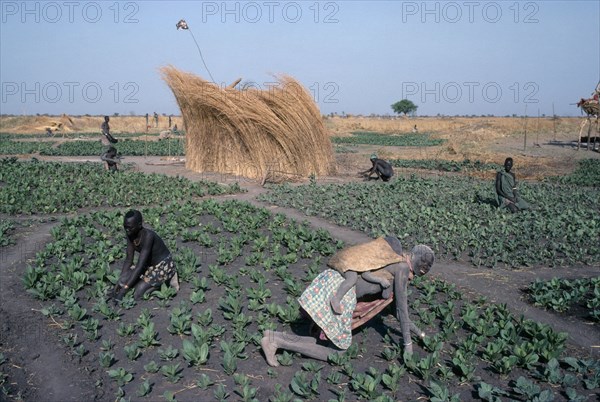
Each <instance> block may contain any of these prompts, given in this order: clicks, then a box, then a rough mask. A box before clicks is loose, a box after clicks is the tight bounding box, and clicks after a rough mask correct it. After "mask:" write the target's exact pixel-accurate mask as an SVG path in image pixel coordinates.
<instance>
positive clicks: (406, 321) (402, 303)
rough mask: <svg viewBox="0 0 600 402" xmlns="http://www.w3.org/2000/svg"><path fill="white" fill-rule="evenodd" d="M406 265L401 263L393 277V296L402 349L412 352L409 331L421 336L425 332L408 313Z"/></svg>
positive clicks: (407, 272) (407, 269) (407, 273)
mask: <svg viewBox="0 0 600 402" xmlns="http://www.w3.org/2000/svg"><path fill="white" fill-rule="evenodd" d="M409 271H410V270H409V268H408V265H405V264H401V269H400V270H398V272H397V274H396V275H395V277H394V296H395V298H396V318H397V319H398V321H400V328H401V331H402V338H403V340H404V350H405V351H406V352H407V353H412V352H413V347H412V338H411V336H410V333H411V331H412V332H413V333H415V334H416V335H418V336H420V337H423V336H424V335H425V334H424V333H423V331H421V330H420V329H419V328H418V327H417V326H416V325H415V324H414V323H413V322H412V321H411V320H410V317H409V315H408V299H407V294H408V275H409Z"/></svg>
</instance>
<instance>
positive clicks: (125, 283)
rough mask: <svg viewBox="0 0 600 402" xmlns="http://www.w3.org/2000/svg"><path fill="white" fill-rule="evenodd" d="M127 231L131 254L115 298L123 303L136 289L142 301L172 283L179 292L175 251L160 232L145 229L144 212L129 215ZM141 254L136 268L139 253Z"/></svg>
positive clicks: (124, 221)
mask: <svg viewBox="0 0 600 402" xmlns="http://www.w3.org/2000/svg"><path fill="white" fill-rule="evenodd" d="M123 228H124V229H125V234H126V237H127V255H126V256H125V262H124V263H123V268H122V269H121V276H120V277H119V282H118V283H117V285H116V287H115V290H114V298H115V299H116V300H121V299H122V298H123V296H125V294H126V293H127V292H128V291H129V289H131V288H134V289H135V293H134V297H135V299H136V300H139V299H141V298H142V296H144V294H145V293H146V292H147V291H148V290H151V289H157V288H160V286H161V285H162V284H163V283H170V285H171V286H172V287H174V288H175V289H177V290H179V280H178V277H177V271H176V270H175V262H174V261H173V258H172V257H171V252H170V251H169V249H168V248H167V246H166V245H165V243H164V242H163V240H162V239H161V238H160V236H159V235H158V234H156V232H154V231H153V230H150V229H147V228H145V227H144V226H143V218H142V213H141V212H140V211H137V210H135V209H132V210H130V211H129V212H127V214H125V217H124V219H123ZM136 251H137V252H138V253H139V256H138V260H137V263H136V264H135V265H133V257H134V254H135V252H136Z"/></svg>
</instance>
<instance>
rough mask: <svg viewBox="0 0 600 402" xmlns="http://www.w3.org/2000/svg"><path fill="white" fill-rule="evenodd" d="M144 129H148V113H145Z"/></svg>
mask: <svg viewBox="0 0 600 402" xmlns="http://www.w3.org/2000/svg"><path fill="white" fill-rule="evenodd" d="M146 130H148V113H146Z"/></svg>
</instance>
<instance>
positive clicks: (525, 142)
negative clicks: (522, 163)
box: [523, 104, 527, 151]
mask: <svg viewBox="0 0 600 402" xmlns="http://www.w3.org/2000/svg"><path fill="white" fill-rule="evenodd" d="M524 131H525V136H524V137H523V151H525V149H526V148H527V104H525V125H524Z"/></svg>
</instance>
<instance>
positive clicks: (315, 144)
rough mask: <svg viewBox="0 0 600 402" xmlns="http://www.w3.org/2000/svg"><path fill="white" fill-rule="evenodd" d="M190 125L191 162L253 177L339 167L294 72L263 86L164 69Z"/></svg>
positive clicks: (295, 174) (290, 175)
mask: <svg viewBox="0 0 600 402" xmlns="http://www.w3.org/2000/svg"><path fill="white" fill-rule="evenodd" d="M161 72H162V75H163V78H164V80H165V81H166V82H167V85H169V87H170V88H171V90H172V91H173V94H174V95H175V98H176V100H177V103H178V104H179V108H180V109H181V113H182V115H183V121H184V125H185V130H186V136H187V144H186V167H187V168H188V169H191V170H194V171H197V172H221V173H228V174H234V175H240V176H244V177H248V178H252V179H258V180H265V179H266V178H269V177H270V176H271V177H277V178H282V177H286V178H293V177H307V176H309V175H311V174H315V175H317V176H322V175H327V174H331V173H333V170H334V165H333V160H334V156H333V151H332V146H331V142H330V140H329V137H328V135H327V132H326V129H325V126H324V125H323V122H322V119H321V115H320V113H319V110H318V108H317V106H316V105H315V103H314V101H313V99H312V98H311V96H310V94H309V93H308V92H307V91H306V90H305V89H304V88H303V87H302V86H301V85H300V84H299V83H298V82H297V81H296V80H294V79H293V78H291V77H282V78H279V79H278V85H277V86H274V87H270V88H269V89H265V90H261V89H256V88H253V87H249V88H248V87H246V88H245V89H243V90H238V89H235V88H231V87H227V88H220V87H219V86H217V85H215V84H213V83H211V82H208V81H205V80H203V79H202V78H200V77H198V76H196V75H193V74H190V73H185V72H182V71H180V70H177V69H176V68H174V67H172V66H169V67H164V68H162V69H161Z"/></svg>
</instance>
